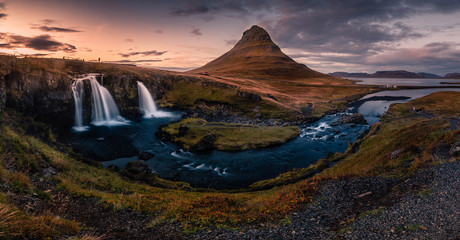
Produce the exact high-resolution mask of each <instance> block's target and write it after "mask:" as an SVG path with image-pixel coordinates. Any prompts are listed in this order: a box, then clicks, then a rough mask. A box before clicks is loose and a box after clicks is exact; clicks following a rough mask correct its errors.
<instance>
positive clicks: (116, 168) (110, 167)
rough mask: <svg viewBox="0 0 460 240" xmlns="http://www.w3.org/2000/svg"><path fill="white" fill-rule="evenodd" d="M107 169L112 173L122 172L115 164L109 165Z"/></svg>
mask: <svg viewBox="0 0 460 240" xmlns="http://www.w3.org/2000/svg"><path fill="white" fill-rule="evenodd" d="M107 169H109V170H110V171H112V172H119V171H120V168H119V167H118V166H117V165H114V164H111V165H109V166H108V167H107Z"/></svg>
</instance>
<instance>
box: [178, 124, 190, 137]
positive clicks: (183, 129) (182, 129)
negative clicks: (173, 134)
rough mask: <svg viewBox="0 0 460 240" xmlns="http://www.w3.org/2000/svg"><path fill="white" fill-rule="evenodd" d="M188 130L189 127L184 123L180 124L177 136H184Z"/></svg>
mask: <svg viewBox="0 0 460 240" xmlns="http://www.w3.org/2000/svg"><path fill="white" fill-rule="evenodd" d="M188 130H189V127H188V126H187V125H185V124H181V125H180V126H179V133H178V134H177V136H178V137H182V136H185V135H186V134H187V132H188Z"/></svg>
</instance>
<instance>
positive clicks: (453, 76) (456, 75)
mask: <svg viewBox="0 0 460 240" xmlns="http://www.w3.org/2000/svg"><path fill="white" fill-rule="evenodd" d="M443 78H449V79H460V73H457V72H455V73H448V74H446V75H444V77H443Z"/></svg>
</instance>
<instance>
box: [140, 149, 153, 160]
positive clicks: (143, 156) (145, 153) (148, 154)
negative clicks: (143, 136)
mask: <svg viewBox="0 0 460 240" xmlns="http://www.w3.org/2000/svg"><path fill="white" fill-rule="evenodd" d="M154 157H155V154H153V153H152V152H150V151H142V152H140V153H139V155H138V158H139V160H149V159H151V158H154Z"/></svg>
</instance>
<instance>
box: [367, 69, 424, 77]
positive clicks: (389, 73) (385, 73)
mask: <svg viewBox="0 0 460 240" xmlns="http://www.w3.org/2000/svg"><path fill="white" fill-rule="evenodd" d="M370 76H371V77H374V78H422V76H420V75H419V74H417V73H413V72H408V71H404V70H396V71H377V72H375V73H374V74H371V75H370Z"/></svg>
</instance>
